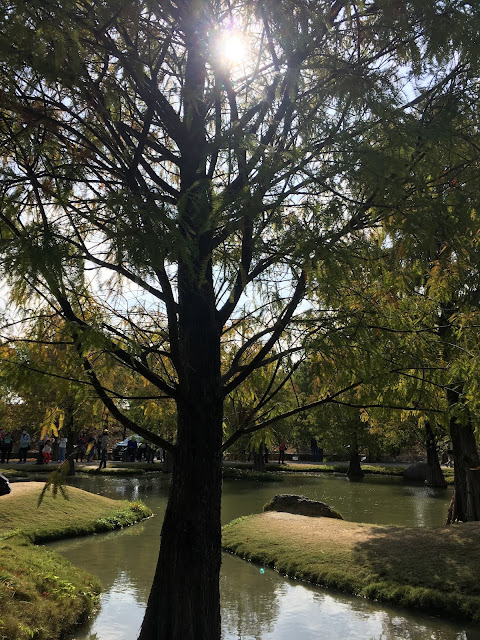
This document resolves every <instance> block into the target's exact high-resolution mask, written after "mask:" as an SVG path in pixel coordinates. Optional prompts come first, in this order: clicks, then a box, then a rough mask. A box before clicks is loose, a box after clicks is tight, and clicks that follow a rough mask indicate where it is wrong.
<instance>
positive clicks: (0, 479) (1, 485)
mask: <svg viewBox="0 0 480 640" xmlns="http://www.w3.org/2000/svg"><path fill="white" fill-rule="evenodd" d="M10 491H11V488H10V483H9V482H8V480H7V478H6V477H5V476H3V475H2V474H1V473H0V496H6V495H7V494H8V493H10Z"/></svg>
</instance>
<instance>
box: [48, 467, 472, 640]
mask: <svg viewBox="0 0 480 640" xmlns="http://www.w3.org/2000/svg"><path fill="white" fill-rule="evenodd" d="M74 483H75V485H76V486H78V487H80V488H82V489H85V490H88V491H92V492H94V493H98V494H101V495H105V496H108V497H112V498H125V499H128V500H135V499H141V500H143V501H144V502H145V503H146V504H148V505H149V506H150V508H151V509H152V510H153V512H154V513H155V514H156V517H155V518H151V519H150V520H147V521H146V522H142V523H140V524H138V525H135V526H133V527H130V528H128V529H125V530H122V531H118V532H113V533H108V534H101V535H96V536H90V537H85V538H76V539H72V540H64V541H60V542H55V543H52V544H50V545H48V546H49V548H51V549H54V550H55V551H57V552H59V553H61V554H63V555H64V556H65V557H67V558H68V559H69V560H71V561H72V562H73V563H75V564H76V565H78V566H81V567H84V568H85V569H87V570H88V571H90V572H91V573H94V574H95V575H97V576H98V577H99V578H100V580H101V582H102V584H103V587H104V593H103V595H102V599H101V607H100V610H99V613H98V615H97V616H96V617H95V618H94V619H92V620H90V621H89V622H88V623H87V624H85V625H82V626H80V627H78V628H77V629H76V630H75V632H74V633H73V634H71V635H70V636H68V638H69V639H70V640H73V639H75V640H135V639H136V637H137V633H138V629H139V627H140V624H141V622H142V618H143V611H144V609H145V606H146V600H147V598H148V593H149V590H150V585H151V581H152V578H153V573H154V569H155V564H156V558H157V553H158V546H159V535H160V528H161V522H162V515H163V512H164V509H165V506H166V501H167V492H168V478H166V477H165V476H161V475H159V476H140V477H139V478H136V479H132V478H113V477H107V476H106V477H103V478H102V477H95V478H89V477H87V478H75V479H74ZM276 493H297V494H302V495H306V496H308V497H309V498H312V499H317V500H322V501H323V502H326V503H327V504H330V505H332V506H333V507H335V508H336V509H338V511H340V513H342V515H343V516H344V517H345V518H346V519H347V520H352V521H358V522H371V523H378V524H403V525H408V526H441V525H442V523H443V520H444V518H445V514H446V509H447V506H448V503H449V500H450V496H451V493H450V491H436V490H432V489H427V488H425V487H423V486H406V485H404V484H403V483H402V481H401V480H400V479H398V478H378V477H372V478H368V479H365V480H364V481H363V482H355V483H353V482H352V483H351V482H349V481H348V479H347V478H345V477H343V476H332V475H322V476H308V477H305V476H298V475H297V476H287V478H286V479H285V481H284V482H281V483H271V482H268V483H257V482H249V481H244V480H242V481H234V480H227V481H225V483H224V491H223V503H222V505H223V510H222V519H223V522H225V523H226V522H229V521H230V520H232V519H233V518H237V517H238V516H241V515H246V514H250V513H256V512H259V511H261V510H262V507H263V505H264V504H265V502H267V501H268V500H269V499H270V498H271V497H272V496H273V495H275V494H276ZM221 594H222V629H223V640H273V639H274V638H275V640H292V638H294V639H295V640H297V638H298V640H318V639H319V638H321V639H322V640H339V639H340V640H427V639H428V640H480V628H479V627H475V626H468V627H467V626H465V625H462V624H461V623H455V622H449V621H445V620H441V619H439V618H436V617H433V616H428V615H416V614H413V613H412V612H411V611H404V610H401V609H397V608H395V609H394V608H389V607H386V606H378V605H377V604H376V603H372V602H368V601H366V600H364V599H361V598H353V597H346V596H342V595H340V594H336V593H333V592H331V591H326V590H324V589H320V588H317V587H312V586H310V585H308V584H305V583H300V582H296V581H293V580H289V579H286V578H284V577H282V576H280V575H278V574H277V573H276V572H275V571H273V570H270V569H265V571H264V572H260V567H258V566H256V565H253V564H251V563H248V562H245V561H243V560H241V559H239V558H237V557H235V556H231V555H228V554H224V558H223V564H222V576H221Z"/></svg>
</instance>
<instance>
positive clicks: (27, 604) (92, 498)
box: [0, 482, 151, 640]
mask: <svg viewBox="0 0 480 640" xmlns="http://www.w3.org/2000/svg"><path fill="white" fill-rule="evenodd" d="M44 486H45V485H44V483H43V482H15V483H12V484H11V493H9V494H7V495H3V496H0V555H1V562H0V611H1V620H0V636H1V637H5V638H15V639H18V640H24V639H25V640H26V639H27V638H32V637H34V638H35V639H36V640H51V639H52V638H59V637H61V636H62V635H63V634H64V633H65V632H66V631H67V630H68V629H69V628H70V627H72V626H73V625H74V624H76V623H78V622H79V621H81V620H84V619H85V618H87V617H88V615H89V614H91V613H92V611H93V610H94V609H95V607H96V605H97V601H98V595H99V593H100V591H101V586H100V583H99V581H98V580H97V579H96V578H95V577H94V576H92V575H90V574H88V573H86V572H85V571H82V570H81V569H78V568H77V567H75V566H74V565H72V564H71V563H70V562H68V561H67V560H65V559H64V558H62V557H61V556H60V555H58V554H56V553H53V552H51V551H48V550H47V549H45V548H44V547H39V546H36V545H38V544H39V543H43V542H47V541H51V540H59V539H61V538H67V537H73V536H81V535H87V534H93V533H99V532H102V531H110V530H112V529H116V528H120V527H124V526H128V525H130V524H133V523H135V522H138V521H140V520H143V519H144V518H146V517H149V516H150V515H151V511H150V510H149V509H148V508H147V507H146V506H145V505H144V504H142V503H141V502H127V501H125V500H122V501H118V500H111V499H110V498H105V497H103V496H98V495H94V494H92V493H89V492H87V491H82V490H81V489H77V488H75V487H68V488H67V491H68V498H69V499H68V500H65V499H64V498H62V497H61V496H58V497H57V498H54V497H53V496H52V495H51V493H50V492H47V493H46V495H45V496H44V498H43V500H42V502H41V504H40V505H38V499H39V496H40V494H41V492H42V489H43V488H44Z"/></svg>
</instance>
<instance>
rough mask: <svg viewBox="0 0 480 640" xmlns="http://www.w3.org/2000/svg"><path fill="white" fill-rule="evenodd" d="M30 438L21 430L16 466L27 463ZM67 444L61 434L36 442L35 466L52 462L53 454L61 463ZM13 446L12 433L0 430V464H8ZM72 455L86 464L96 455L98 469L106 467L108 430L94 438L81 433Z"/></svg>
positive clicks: (24, 430)
mask: <svg viewBox="0 0 480 640" xmlns="http://www.w3.org/2000/svg"><path fill="white" fill-rule="evenodd" d="M17 437H18V436H17ZM31 442H32V438H31V436H30V434H29V433H28V431H27V430H26V429H22V431H21V433H20V437H19V438H18V445H19V448H18V464H22V463H26V462H27V455H28V451H29V449H30V448H31ZM67 442H68V439H67V438H66V437H65V436H64V435H62V434H61V433H60V434H59V435H58V436H54V435H53V434H52V435H44V436H42V437H41V438H40V439H39V440H38V455H37V460H36V464H48V463H49V462H51V461H52V459H53V455H54V449H55V454H56V457H57V460H58V462H60V463H62V462H64V461H65V459H66V454H67ZM13 445H14V438H13V433H12V432H11V431H6V430H5V429H0V454H1V462H2V464H3V463H8V462H10V457H11V455H12V449H13ZM73 455H74V456H75V457H76V460H77V462H78V461H79V460H80V461H81V462H83V459H84V458H85V457H86V459H87V462H91V460H92V459H93V457H94V456H95V455H96V457H97V460H98V461H99V463H100V465H99V468H100V469H101V468H102V467H106V466H107V456H108V430H107V429H104V430H103V432H102V433H101V434H100V435H99V436H98V437H95V436H93V435H89V436H87V435H86V433H85V432H83V433H82V434H81V435H80V437H79V438H78V440H77V442H76V443H75V447H74V451H73Z"/></svg>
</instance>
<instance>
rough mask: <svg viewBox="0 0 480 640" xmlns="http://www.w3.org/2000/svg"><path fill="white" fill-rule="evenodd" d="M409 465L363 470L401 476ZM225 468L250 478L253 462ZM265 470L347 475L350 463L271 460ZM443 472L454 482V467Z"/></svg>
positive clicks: (374, 466) (279, 473)
mask: <svg viewBox="0 0 480 640" xmlns="http://www.w3.org/2000/svg"><path fill="white" fill-rule="evenodd" d="M407 466H408V465H403V466H393V465H382V464H364V465H362V470H363V472H364V473H365V475H366V476H369V475H375V476H397V477H401V476H402V474H403V472H404V471H405V469H406V468H407ZM223 469H224V477H235V478H237V479H242V478H245V479H247V478H249V475H248V472H249V471H250V472H251V471H252V470H253V463H252V462H243V461H226V462H224V464H223ZM265 469H266V470H265V472H264V473H262V475H263V476H268V475H271V476H273V475H276V476H285V475H288V474H290V473H292V474H297V473H300V474H308V473H314V474H318V473H338V474H343V475H345V474H346V473H347V471H348V463H346V462H336V463H328V462H327V463H321V464H318V463H313V462H303V463H299V462H287V464H285V465H283V464H282V465H280V464H278V463H277V462H274V461H272V462H269V463H268V464H267V465H266V466H265ZM234 470H237V472H241V473H237V475H236V476H235V473H234ZM442 470H443V474H444V476H445V480H446V482H447V484H453V473H454V472H453V469H450V468H443V469H442ZM256 473H259V472H256Z"/></svg>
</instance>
